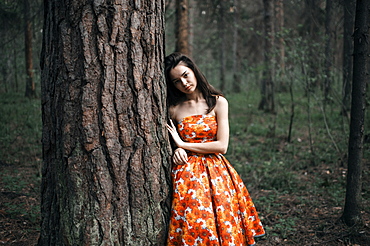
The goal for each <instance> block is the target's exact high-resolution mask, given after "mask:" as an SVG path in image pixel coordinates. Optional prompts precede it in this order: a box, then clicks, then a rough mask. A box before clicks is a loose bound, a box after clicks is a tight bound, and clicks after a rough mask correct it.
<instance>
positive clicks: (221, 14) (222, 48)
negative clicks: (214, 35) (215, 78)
mask: <svg viewBox="0 0 370 246" xmlns="http://www.w3.org/2000/svg"><path fill="white" fill-rule="evenodd" d="M224 1H225V0H219V6H218V15H217V16H218V20H217V23H218V34H219V37H220V43H219V52H220V57H219V58H220V90H221V91H225V89H226V82H225V77H226V37H225V35H226V33H225V31H226V30H225V27H226V23H225V22H226V20H225V12H226V10H225V2H224Z"/></svg>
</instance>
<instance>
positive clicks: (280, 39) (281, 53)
mask: <svg viewBox="0 0 370 246" xmlns="http://www.w3.org/2000/svg"><path fill="white" fill-rule="evenodd" d="M275 19H276V21H275V23H276V25H275V33H276V36H277V37H276V49H277V51H278V53H277V56H276V65H277V66H278V67H277V69H276V70H277V71H279V72H278V77H279V78H280V83H279V85H277V86H276V87H278V88H279V89H280V90H285V89H286V87H287V86H286V85H285V82H284V80H285V78H284V77H285V44H284V43H285V42H284V5H283V0H275Z"/></svg>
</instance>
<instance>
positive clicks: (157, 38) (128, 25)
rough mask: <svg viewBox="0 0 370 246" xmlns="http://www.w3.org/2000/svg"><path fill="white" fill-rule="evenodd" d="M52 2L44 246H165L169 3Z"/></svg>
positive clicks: (45, 63)
mask: <svg viewBox="0 0 370 246" xmlns="http://www.w3.org/2000/svg"><path fill="white" fill-rule="evenodd" d="M44 3H45V8H44V9H45V21H44V33H43V34H44V37H43V48H42V59H41V69H42V75H41V76H42V78H41V81H42V112H43V136H42V142H43V156H44V157H43V158H44V159H43V168H42V175H43V178H42V191H41V192H42V202H41V210H42V224H41V235H40V239H39V242H38V245H39V246H45V245H74V246H75V245H132V246H139V245H140V246H141V245H148V246H150V245H153V246H154V245H165V239H166V235H167V232H166V230H167V224H168V219H169V218H168V217H169V209H170V208H169V201H168V194H169V187H170V180H169V162H168V160H167V159H168V153H169V151H170V149H169V146H168V141H167V132H166V130H165V129H166V127H165V123H166V103H165V102H166V100H165V98H166V95H165V91H166V89H165V83H164V80H163V77H162V70H163V66H162V64H163V59H164V57H163V55H164V50H163V46H164V44H163V42H164V16H163V14H164V1H163V0H157V1H149V0H145V1H140V2H135V3H132V2H130V3H129V2H126V1H123V2H121V3H120V4H115V3H112V2H111V1H93V2H92V1H79V0H73V1H66V0H49V1H45V2H44Z"/></svg>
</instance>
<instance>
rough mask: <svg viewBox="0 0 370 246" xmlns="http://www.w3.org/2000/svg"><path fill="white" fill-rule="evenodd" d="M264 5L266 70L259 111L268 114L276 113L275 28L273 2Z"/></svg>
mask: <svg viewBox="0 0 370 246" xmlns="http://www.w3.org/2000/svg"><path fill="white" fill-rule="evenodd" d="M263 5H264V10H265V11H264V26H265V32H264V34H265V45H264V68H263V78H262V85H261V101H260V103H259V106H258V109H259V110H264V111H266V112H272V113H273V112H275V99H274V82H273V80H272V78H273V74H274V71H273V67H274V62H273V57H271V54H272V48H273V46H274V26H273V23H274V21H273V16H274V15H273V1H272V0H263Z"/></svg>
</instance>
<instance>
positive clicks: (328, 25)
mask: <svg viewBox="0 0 370 246" xmlns="http://www.w3.org/2000/svg"><path fill="white" fill-rule="evenodd" d="M332 15H333V1H332V0H326V15H325V37H326V39H325V82H324V110H325V105H326V102H327V101H328V100H329V93H330V91H331V83H332V75H331V74H332V66H333V51H332V36H333V35H332Z"/></svg>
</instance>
